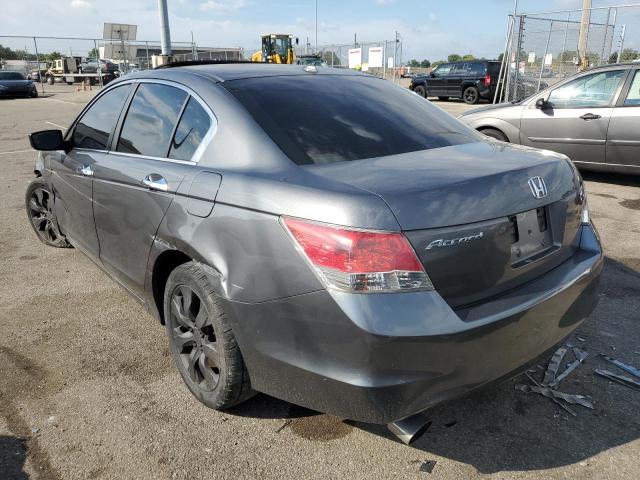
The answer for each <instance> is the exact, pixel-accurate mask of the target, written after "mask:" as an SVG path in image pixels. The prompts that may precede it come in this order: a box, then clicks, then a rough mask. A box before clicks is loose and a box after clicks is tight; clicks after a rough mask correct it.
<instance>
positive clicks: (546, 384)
mask: <svg viewBox="0 0 640 480" xmlns="http://www.w3.org/2000/svg"><path fill="white" fill-rule="evenodd" d="M581 341H583V340H581ZM569 350H571V352H572V354H573V356H574V361H572V362H570V363H568V364H567V366H566V367H565V369H564V370H563V371H562V372H561V373H560V375H558V371H559V370H560V366H561V365H562V360H563V359H564V357H565V355H566V354H567V352H568V351H569ZM588 355H589V354H588V353H587V352H585V351H584V350H581V349H580V348H578V347H574V346H571V345H567V346H566V347H560V348H558V349H557V350H556V351H555V352H554V354H553V355H552V357H551V359H550V360H549V365H548V366H547V369H546V370H545V372H544V379H543V380H542V382H539V381H537V380H536V379H535V378H534V377H533V376H532V375H531V373H533V372H531V373H530V372H527V373H525V375H526V376H527V378H528V379H529V381H531V383H532V384H533V385H524V384H517V385H515V389H516V390H518V391H521V392H525V393H536V394H538V395H542V396H543V397H546V398H548V399H549V400H551V401H552V402H554V403H555V404H556V405H558V406H559V407H561V408H562V409H563V410H565V411H566V412H568V413H569V414H571V415H572V416H574V417H576V416H578V414H577V413H576V412H575V411H573V410H572V409H571V408H569V407H568V406H567V405H566V404H565V403H569V404H572V405H580V406H582V407H585V408H591V409H593V401H592V400H591V399H590V398H589V397H587V396H584V395H576V394H571V393H565V392H560V391H558V390H557V388H558V385H559V384H560V382H561V381H562V380H564V379H565V378H567V377H568V376H569V374H570V373H571V372H573V371H574V370H575V369H576V368H578V367H579V366H580V365H581V364H582V363H583V362H584V361H585V359H586V358H587V357H588Z"/></svg>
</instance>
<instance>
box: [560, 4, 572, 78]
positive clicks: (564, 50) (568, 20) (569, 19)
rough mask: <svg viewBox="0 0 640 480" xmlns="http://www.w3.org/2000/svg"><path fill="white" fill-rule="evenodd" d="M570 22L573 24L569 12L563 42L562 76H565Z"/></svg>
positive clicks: (561, 56)
mask: <svg viewBox="0 0 640 480" xmlns="http://www.w3.org/2000/svg"><path fill="white" fill-rule="evenodd" d="M569 22H571V12H569V13H568V14H567V23H566V25H565V27H564V40H563V42H562V53H561V54H560V76H561V77H562V76H564V62H565V60H564V58H563V55H565V53H566V51H567V35H568V34H569Z"/></svg>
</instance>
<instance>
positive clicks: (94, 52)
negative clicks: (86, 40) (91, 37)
mask: <svg viewBox="0 0 640 480" xmlns="http://www.w3.org/2000/svg"><path fill="white" fill-rule="evenodd" d="M99 56H100V51H99V50H98V49H97V48H92V49H91V50H89V53H87V57H88V58H98V57H99Z"/></svg>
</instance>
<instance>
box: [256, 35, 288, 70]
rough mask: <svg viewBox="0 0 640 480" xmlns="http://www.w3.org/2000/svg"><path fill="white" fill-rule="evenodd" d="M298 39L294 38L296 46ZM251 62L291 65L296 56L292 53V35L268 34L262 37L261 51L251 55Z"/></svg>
mask: <svg viewBox="0 0 640 480" xmlns="http://www.w3.org/2000/svg"><path fill="white" fill-rule="evenodd" d="M297 44H298V39H297V38H296V45H297ZM251 61H252V62H267V63H286V64H293V63H295V61H296V55H295V53H294V52H293V35H289V34H286V33H269V34H267V35H263V36H262V50H261V51H259V52H256V53H254V54H253V55H251Z"/></svg>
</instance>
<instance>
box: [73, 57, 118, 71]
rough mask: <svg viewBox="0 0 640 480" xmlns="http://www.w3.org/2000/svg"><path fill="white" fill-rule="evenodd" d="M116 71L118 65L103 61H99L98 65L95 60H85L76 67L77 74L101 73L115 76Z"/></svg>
mask: <svg viewBox="0 0 640 480" xmlns="http://www.w3.org/2000/svg"><path fill="white" fill-rule="evenodd" d="M118 70H119V68H118V65H116V64H115V63H113V62H110V61H108V60H103V59H100V62H99V63H98V60H97V59H95V58H87V59H86V60H84V61H83V62H82V63H80V65H78V72H79V73H98V72H102V73H113V74H116V73H117V72H118Z"/></svg>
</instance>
